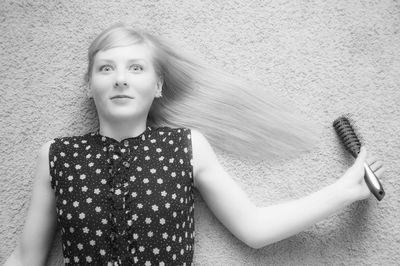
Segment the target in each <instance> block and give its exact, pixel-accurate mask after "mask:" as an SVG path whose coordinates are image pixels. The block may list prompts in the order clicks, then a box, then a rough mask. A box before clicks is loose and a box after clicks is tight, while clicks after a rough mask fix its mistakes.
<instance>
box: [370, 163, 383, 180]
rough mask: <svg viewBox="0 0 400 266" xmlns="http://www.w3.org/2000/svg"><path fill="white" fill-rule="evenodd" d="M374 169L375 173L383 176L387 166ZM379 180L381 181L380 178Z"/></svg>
mask: <svg viewBox="0 0 400 266" xmlns="http://www.w3.org/2000/svg"><path fill="white" fill-rule="evenodd" d="M373 171H374V173H375V175H376V176H377V177H378V178H379V177H380V176H382V174H383V172H385V167H384V166H382V167H380V168H379V169H377V170H373ZM379 181H380V179H379Z"/></svg>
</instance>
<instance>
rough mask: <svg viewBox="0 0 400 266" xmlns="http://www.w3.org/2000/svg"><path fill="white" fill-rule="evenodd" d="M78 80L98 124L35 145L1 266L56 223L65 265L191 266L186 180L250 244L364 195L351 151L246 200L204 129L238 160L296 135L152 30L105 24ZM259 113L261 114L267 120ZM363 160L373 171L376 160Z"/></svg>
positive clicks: (34, 260) (32, 250)
mask: <svg viewBox="0 0 400 266" xmlns="http://www.w3.org/2000/svg"><path fill="white" fill-rule="evenodd" d="M87 78H88V84H89V95H90V97H92V98H93V100H94V102H95V104H96V109H97V113H98V118H99V125H100V127H99V130H98V131H97V132H92V133H88V134H86V135H83V136H73V137H64V138H57V139H54V140H53V141H50V142H48V143H46V144H45V145H44V146H43V147H42V149H41V151H40V155H39V161H38V167H37V172H36V181H35V184H34V189H33V196H32V200H31V205H30V208H29V212H28V216H27V219H26V224H25V228H24V231H23V234H22V237H21V241H20V243H19V245H18V246H17V248H16V249H15V251H14V252H13V254H12V255H11V256H10V258H9V259H8V261H7V262H6V265H44V264H45V261H46V257H47V253H48V251H49V248H50V244H51V240H52V237H53V234H54V231H55V228H56V224H57V223H58V224H59V226H60V228H61V231H62V246H63V254H64V262H65V264H66V265H86V264H92V265H132V264H139V265H190V264H191V263H192V258H193V244H194V236H195V231H194V217H193V204H194V202H193V190H194V188H196V189H197V190H198V191H199V192H200V194H201V195H202V197H203V198H204V200H205V201H206V202H207V204H208V206H209V207H210V209H211V210H212V211H213V213H214V214H215V215H216V216H217V217H218V219H219V220H220V221H221V222H222V223H223V224H224V225H225V226H226V227H227V228H228V229H229V230H230V231H231V232H232V233H233V234H234V235H235V236H236V237H238V238H239V239H240V240H242V241H243V242H244V243H246V244H247V245H249V246H251V247H254V248H260V247H263V246H265V245H268V244H270V243H273V242H276V241H279V240H281V239H284V238H287V237H289V236H291V235H294V234H296V233H298V232H300V231H302V230H304V229H306V228H308V227H309V226H311V225H312V224H314V223H315V222H317V221H320V220H321V219H324V218H325V217H327V216H329V215H331V214H333V213H335V212H336V211H338V210H341V209H343V208H344V207H345V206H347V205H348V204H350V203H352V202H354V201H357V200H361V199H365V198H367V197H368V196H369V195H370V192H369V190H368V188H367V186H366V185H365V183H364V179H363V176H364V170H363V163H364V161H365V160H366V157H367V154H366V150H365V149H364V148H362V150H361V152H360V154H359V156H358V158H357V160H356V161H355V163H354V165H353V166H352V167H350V168H349V169H348V171H346V173H344V174H343V176H342V177H341V178H340V179H338V180H337V181H336V182H335V183H334V184H332V185H330V186H327V187H325V188H323V189H321V190H319V191H318V192H315V193H313V194H311V195H309V196H306V197H304V198H300V199H297V200H293V201H290V202H287V203H283V204H278V205H274V206H268V207H257V206H255V205H254V204H253V203H252V202H250V200H249V199H248V197H247V196H246V195H245V193H244V192H243V191H242V189H241V188H240V187H238V185H237V184H236V183H235V182H234V181H233V180H232V178H231V177H230V176H229V174H228V173H227V172H226V171H225V170H224V169H223V168H222V166H221V165H220V164H219V163H218V161H217V159H216V155H215V153H214V151H213V149H212V148H211V146H210V144H209V142H208V140H207V138H206V137H205V136H204V135H203V133H202V132H203V130H204V132H206V134H205V135H207V137H208V138H209V139H210V140H211V141H212V143H215V145H216V146H219V147H221V148H225V149H226V150H229V151H233V152H236V154H240V153H243V155H245V156H248V155H254V154H261V155H262V154H267V155H268V154H269V155H270V156H271V155H272V156H274V155H275V154H277V153H279V152H282V153H283V152H284V153H289V152H292V151H295V150H299V149H302V148H304V146H306V145H307V141H308V140H307V139H306V138H305V136H306V134H303V133H302V132H301V131H300V130H299V129H300V128H301V127H299V126H298V125H296V124H295V123H294V120H291V118H290V116H289V115H287V114H286V113H284V112H282V113H278V111H277V110H275V107H276V106H275V105H273V104H271V103H269V102H266V104H268V106H263V107H258V106H257V104H260V103H262V102H259V100H257V98H256V97H253V96H251V95H250V94H249V93H248V92H246V88H244V86H241V85H240V84H238V83H236V82H233V81H230V80H224V79H223V78H221V74H220V73H219V72H214V70H213V71H211V72H210V71H206V69H204V68H203V67H202V66H201V65H199V64H197V63H195V62H193V61H190V60H188V59H187V58H186V57H184V56H182V55H180V54H178V53H177V52H175V51H174V50H172V49H171V47H170V46H168V45H166V44H165V43H163V42H161V41H160V40H159V39H157V38H155V37H154V36H152V35H149V34H147V33H141V32H137V31H134V30H132V29H130V28H128V27H126V26H123V25H117V26H114V27H111V28H109V29H107V30H106V31H104V32H103V33H102V34H100V35H99V36H98V37H97V38H96V39H95V40H94V42H93V43H92V45H91V47H90V48H89V66H88V72H87ZM233 95H236V97H234V96H233ZM233 98H235V100H233V101H234V103H232V99H233ZM237 99H239V100H237ZM249 105H250V107H249ZM218 106H221V107H218ZM218 108H220V112H217V111H218V110H217V109H218ZM225 108H228V111H226V110H225ZM221 110H222V111H221ZM225 112H228V115H225V116H222V115H221V114H222V113H225ZM279 112H281V110H280V109H279ZM266 114H269V115H270V116H271V117H272V118H271V117H269V118H265V117H266V116H267V115H266ZM263 119H264V120H263ZM265 119H267V120H268V119H272V120H270V121H269V122H270V124H269V125H265V124H264V123H266V122H268V121H267V120H265ZM240 121H242V122H243V121H246V122H248V123H250V125H259V127H258V130H259V131H260V132H261V133H260V134H261V136H258V135H257V133H247V132H248V131H251V130H249V128H247V129H243V123H242V124H240V123H239V122H240ZM271 121H272V122H271ZM217 125H218V126H217ZM285 125H286V126H285ZM199 129H200V130H201V131H200V130H199ZM229 129H231V131H229ZM250 129H251V128H250ZM215 132H216V133H215ZM299 132H300V133H299ZM268 134H269V135H268ZM302 134H303V135H302ZM262 136H264V139H263V138H262ZM225 138H227V139H228V140H229V139H230V141H228V142H227V141H223V139H225ZM269 141H270V143H268V142H269ZM264 142H265V145H263V147H261V146H260V145H259V144H260V143H264ZM226 143H228V144H226ZM232 143H233V144H232ZM231 147H232V148H231ZM243 147H248V148H249V149H250V150H247V151H246V150H243ZM254 147H258V150H256V151H255V152H254ZM230 148H231V149H230ZM368 163H369V164H370V165H371V168H372V169H373V170H374V171H375V173H376V174H377V176H380V175H381V174H382V172H383V167H382V163H381V162H380V161H377V160H375V159H369V160H368Z"/></svg>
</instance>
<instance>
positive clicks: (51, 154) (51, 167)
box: [49, 139, 57, 190]
mask: <svg viewBox="0 0 400 266" xmlns="http://www.w3.org/2000/svg"><path fill="white" fill-rule="evenodd" d="M56 141H57V139H53V140H52V141H51V143H50V146H49V173H50V184H51V188H52V189H53V190H54V189H55V186H56V181H55V180H54V176H53V174H54V168H55V162H54V161H53V160H54V153H55V151H54V149H55V147H54V146H55V144H56Z"/></svg>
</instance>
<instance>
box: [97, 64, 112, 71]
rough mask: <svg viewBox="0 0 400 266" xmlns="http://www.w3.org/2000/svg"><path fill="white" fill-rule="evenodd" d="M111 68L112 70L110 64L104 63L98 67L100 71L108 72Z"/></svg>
mask: <svg viewBox="0 0 400 266" xmlns="http://www.w3.org/2000/svg"><path fill="white" fill-rule="evenodd" d="M111 70H113V68H112V66H110V65H104V66H101V67H100V71H102V72H110V71H111Z"/></svg>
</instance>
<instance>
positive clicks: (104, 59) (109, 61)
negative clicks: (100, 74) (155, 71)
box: [97, 58, 148, 63]
mask: <svg viewBox="0 0 400 266" xmlns="http://www.w3.org/2000/svg"><path fill="white" fill-rule="evenodd" d="M97 61H101V62H106V63H113V62H115V60H113V59H108V58H98V59H97ZM126 61H127V62H147V61H148V60H147V59H145V58H129V59H127V60H126Z"/></svg>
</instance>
